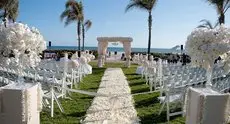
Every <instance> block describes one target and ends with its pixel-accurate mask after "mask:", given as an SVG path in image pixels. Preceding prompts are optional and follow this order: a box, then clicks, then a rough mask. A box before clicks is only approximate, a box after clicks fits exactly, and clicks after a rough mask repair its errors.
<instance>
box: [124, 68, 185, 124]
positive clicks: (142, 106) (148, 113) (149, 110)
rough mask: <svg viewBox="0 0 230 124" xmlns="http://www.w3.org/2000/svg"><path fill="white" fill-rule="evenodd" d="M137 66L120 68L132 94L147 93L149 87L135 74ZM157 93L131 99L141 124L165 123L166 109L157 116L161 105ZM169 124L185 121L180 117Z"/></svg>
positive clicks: (178, 123) (181, 123)
mask: <svg viewBox="0 0 230 124" xmlns="http://www.w3.org/2000/svg"><path fill="white" fill-rule="evenodd" d="M136 68H137V65H132V66H131V67H130V68H122V70H123V72H124V73H125V75H126V77H127V80H128V81H129V86H130V88H131V92H132V94H134V93H141V92H148V91H149V87H148V86H147V85H146V84H145V80H144V79H141V75H137V74H135V71H136ZM158 96H159V93H151V94H142V95H136V96H134V97H133V99H134V101H135V108H136V110H137V113H138V117H139V118H140V119H141V123H142V124H164V123H167V119H166V109H164V111H163V112H162V113H161V115H158V113H159V110H160V107H161V104H160V103H159V101H158V99H157V97H158ZM170 120H171V121H170V124H184V123H185V119H184V118H183V117H181V116H177V117H174V118H170Z"/></svg>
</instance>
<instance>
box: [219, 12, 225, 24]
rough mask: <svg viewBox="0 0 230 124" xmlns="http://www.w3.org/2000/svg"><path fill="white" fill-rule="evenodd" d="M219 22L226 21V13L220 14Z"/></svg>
mask: <svg viewBox="0 0 230 124" xmlns="http://www.w3.org/2000/svg"><path fill="white" fill-rule="evenodd" d="M219 23H220V25H221V24H224V23H225V15H224V13H221V14H220V17H219Z"/></svg>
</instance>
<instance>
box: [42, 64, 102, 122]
mask: <svg viewBox="0 0 230 124" xmlns="http://www.w3.org/2000/svg"><path fill="white" fill-rule="evenodd" d="M104 71H105V68H97V67H95V66H93V74H91V75H87V76H86V77H84V78H83V80H82V82H81V83H80V85H79V89H82V90H87V91H92V92H96V91H97V89H98V87H99V84H100V82H101V77H102V76H103V74H104ZM71 98H72V100H68V99H62V100H61V104H62V106H63V108H64V110H65V113H61V112H60V111H59V109H58V108H57V105H55V109H54V110H55V112H54V117H53V118H51V117H50V112H48V111H43V112H41V124H79V123H80V121H81V120H83V119H84V116H85V114H86V111H87V109H88V108H89V106H90V105H91V102H92V100H93V97H92V96H88V95H83V94H78V93H72V94H71Z"/></svg>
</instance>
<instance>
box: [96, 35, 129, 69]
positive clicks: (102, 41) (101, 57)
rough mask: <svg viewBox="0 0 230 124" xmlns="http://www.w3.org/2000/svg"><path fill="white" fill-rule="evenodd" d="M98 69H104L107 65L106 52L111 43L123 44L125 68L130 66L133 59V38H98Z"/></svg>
mask: <svg viewBox="0 0 230 124" xmlns="http://www.w3.org/2000/svg"><path fill="white" fill-rule="evenodd" d="M97 41H98V67H103V65H104V63H105V57H106V51H107V47H108V43H109V42H120V43H122V44H123V48H124V51H125V57H126V63H125V66H126V67H129V66H130V59H131V42H132V41H133V39H132V38H131V37H98V38H97Z"/></svg>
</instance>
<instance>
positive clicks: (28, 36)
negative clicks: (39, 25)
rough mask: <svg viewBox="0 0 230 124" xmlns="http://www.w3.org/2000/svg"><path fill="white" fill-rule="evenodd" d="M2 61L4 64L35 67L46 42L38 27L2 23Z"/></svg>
mask: <svg viewBox="0 0 230 124" xmlns="http://www.w3.org/2000/svg"><path fill="white" fill-rule="evenodd" d="M0 37H1V39H0V57H1V58H2V59H1V61H0V63H1V64H2V65H6V66H7V65H14V66H18V65H21V66H24V67H25V66H29V67H35V66H37V64H38V62H40V60H41V59H40V55H39V54H40V53H42V51H44V50H45V49H46V42H45V40H44V38H43V36H42V35H41V34H40V32H39V31H38V29H36V28H35V27H32V28H30V27H28V26H27V25H26V24H22V23H13V24H11V25H9V26H8V27H7V28H6V27H5V26H4V24H0Z"/></svg>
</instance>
